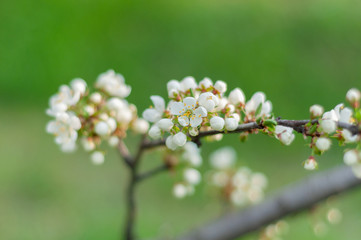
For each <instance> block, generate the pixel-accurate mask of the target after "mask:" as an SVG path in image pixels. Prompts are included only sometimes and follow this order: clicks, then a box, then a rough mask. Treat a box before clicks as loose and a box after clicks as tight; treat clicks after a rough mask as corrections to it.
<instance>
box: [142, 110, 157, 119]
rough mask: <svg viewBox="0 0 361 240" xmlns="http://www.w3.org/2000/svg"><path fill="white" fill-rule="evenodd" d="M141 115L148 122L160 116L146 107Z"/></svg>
mask: <svg viewBox="0 0 361 240" xmlns="http://www.w3.org/2000/svg"><path fill="white" fill-rule="evenodd" d="M142 116H143V118H144V119H145V120H147V121H149V122H156V121H158V120H159V119H160V118H161V114H160V113H159V112H158V111H157V110H155V109H153V108H148V109H146V110H145V111H144V112H143V114H142Z"/></svg>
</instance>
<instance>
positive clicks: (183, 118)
mask: <svg viewBox="0 0 361 240" xmlns="http://www.w3.org/2000/svg"><path fill="white" fill-rule="evenodd" d="M178 122H179V124H180V125H182V126H183V127H186V126H188V125H189V118H188V117H186V116H181V117H179V118H178Z"/></svg>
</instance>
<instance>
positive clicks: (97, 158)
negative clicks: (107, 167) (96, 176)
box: [90, 151, 104, 165]
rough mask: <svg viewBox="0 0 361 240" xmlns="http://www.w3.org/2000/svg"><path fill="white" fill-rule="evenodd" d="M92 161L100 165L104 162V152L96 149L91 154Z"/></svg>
mask: <svg viewBox="0 0 361 240" xmlns="http://www.w3.org/2000/svg"><path fill="white" fill-rule="evenodd" d="M90 159H91V161H92V162H93V164H95V165H100V164H103V163H104V154H103V153H102V152H99V151H96V152H93V154H92V155H91V156H90Z"/></svg>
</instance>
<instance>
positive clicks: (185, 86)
mask: <svg viewBox="0 0 361 240" xmlns="http://www.w3.org/2000/svg"><path fill="white" fill-rule="evenodd" d="M180 84H181V89H182V91H183V92H186V91H188V90H189V89H195V88H197V83H196V80H195V79H194V77H185V78H183V80H182V81H181V83H180Z"/></svg>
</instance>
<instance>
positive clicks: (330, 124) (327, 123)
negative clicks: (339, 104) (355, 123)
mask: <svg viewBox="0 0 361 240" xmlns="http://www.w3.org/2000/svg"><path fill="white" fill-rule="evenodd" d="M321 127H322V129H323V131H324V132H326V133H328V134H330V133H333V132H334V131H336V127H337V124H336V122H335V121H334V120H330V119H326V120H322V121H321Z"/></svg>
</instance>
